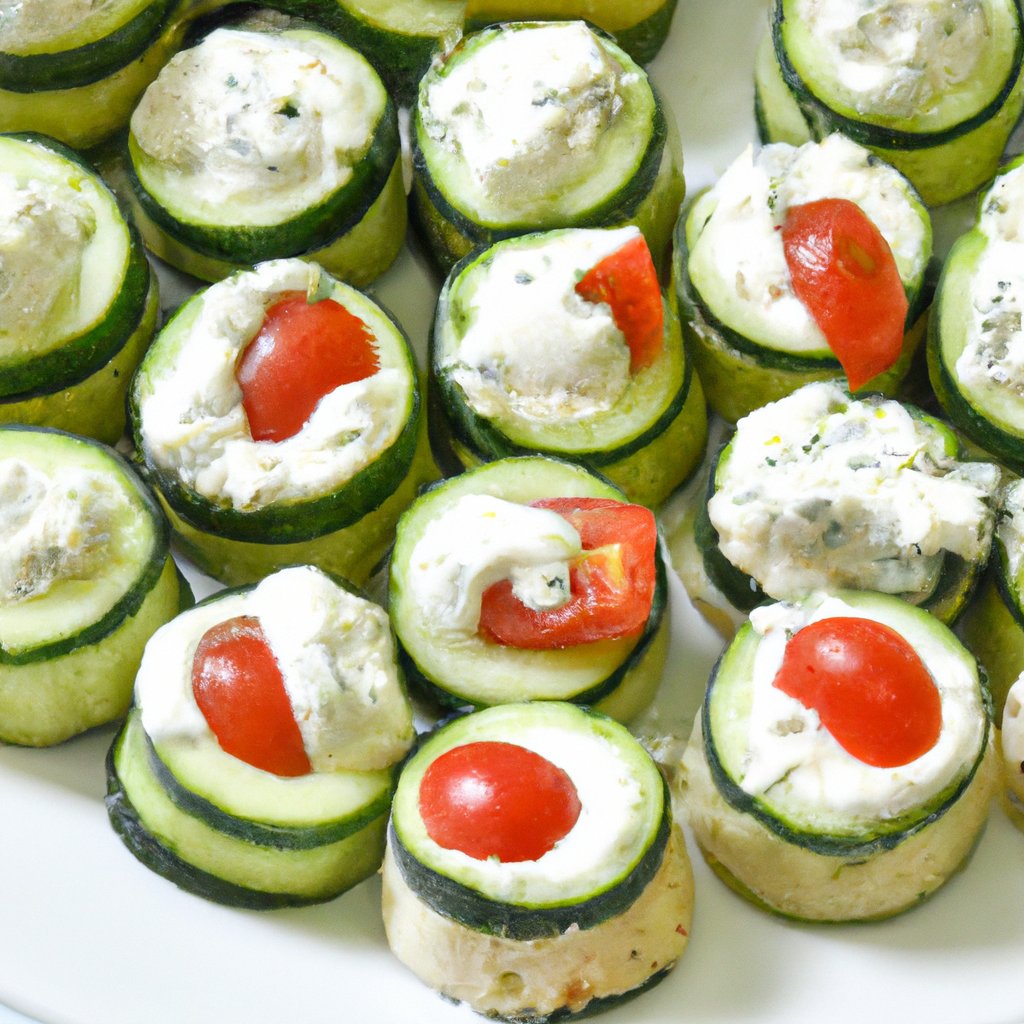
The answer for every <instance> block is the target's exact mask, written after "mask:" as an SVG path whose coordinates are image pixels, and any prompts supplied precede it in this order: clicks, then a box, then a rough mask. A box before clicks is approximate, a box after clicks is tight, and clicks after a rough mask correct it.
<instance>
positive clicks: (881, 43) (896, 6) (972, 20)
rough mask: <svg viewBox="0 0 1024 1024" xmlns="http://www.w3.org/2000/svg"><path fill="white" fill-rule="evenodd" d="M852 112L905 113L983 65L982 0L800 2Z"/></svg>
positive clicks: (929, 103) (986, 31)
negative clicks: (848, 98)
mask: <svg viewBox="0 0 1024 1024" xmlns="http://www.w3.org/2000/svg"><path fill="white" fill-rule="evenodd" d="M795 9H796V13H797V16H798V17H800V18H801V19H803V20H806V22H807V23H808V25H809V27H810V29H811V31H812V32H813V34H814V38H815V42H816V44H817V45H818V46H819V47H820V48H821V51H822V52H821V55H820V56H819V58H818V59H819V60H820V62H821V64H822V65H823V66H825V67H829V68H831V69H832V74H833V75H834V76H835V79H836V82H837V84H838V85H839V86H840V87H841V88H842V89H843V90H844V91H845V92H846V93H848V94H849V95H850V97H851V99H852V102H853V104H854V108H855V110H856V112H857V113H858V114H860V115H862V116H865V117H870V116H872V115H875V116H881V117H889V118H910V117H914V116H915V115H917V114H919V113H920V112H922V111H927V110H929V109H931V108H932V107H934V106H935V105H936V103H937V102H938V101H939V100H940V99H941V98H942V96H943V95H944V94H945V93H946V92H947V91H948V90H949V89H950V88H955V87H956V86H958V85H960V84H962V83H964V82H965V81H967V80H968V79H969V78H970V77H971V75H972V74H974V73H975V71H977V70H978V69H980V68H981V67H983V65H984V61H985V58H986V55H987V52H988V49H989V47H990V43H991V28H990V25H989V21H988V18H987V16H986V13H985V5H984V4H983V3H982V0H853V2H851V0H800V2H798V3H797V4H796V5H795Z"/></svg>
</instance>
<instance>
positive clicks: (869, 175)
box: [689, 135, 931, 353]
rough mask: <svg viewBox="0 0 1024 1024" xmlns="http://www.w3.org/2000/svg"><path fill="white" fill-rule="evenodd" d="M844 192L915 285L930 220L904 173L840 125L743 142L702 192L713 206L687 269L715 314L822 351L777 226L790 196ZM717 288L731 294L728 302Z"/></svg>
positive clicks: (778, 343) (927, 250)
mask: <svg viewBox="0 0 1024 1024" xmlns="http://www.w3.org/2000/svg"><path fill="white" fill-rule="evenodd" d="M818 199H848V200H850V201H851V202H854V203H856V204H857V205H858V206H859V207H860V208H861V210H863V211H864V213H865V214H866V215H867V217H868V219H869V220H870V221H871V222H872V223H873V224H874V225H875V227H877V228H878V230H879V232H880V233H881V235H882V237H883V238H884V239H885V240H886V242H887V243H888V245H889V248H890V249H891V250H892V254H893V258H894V259H895V261H896V266H897V269H898V270H899V274H900V278H901V279H902V281H903V282H904V285H916V284H917V283H918V282H919V281H920V279H921V276H922V275H923V273H924V269H925V266H926V265H927V262H928V259H929V258H930V255H931V228H930V224H929V222H928V220H927V217H923V216H922V215H921V209H920V204H919V203H917V201H916V200H915V199H914V197H913V194H912V192H911V189H910V187H909V185H908V183H907V181H906V179H905V178H904V177H903V176H902V175H901V174H900V173H899V172H898V171H896V170H895V169H894V168H892V167H890V166H889V165H888V164H886V163H883V162H881V161H879V160H877V159H875V158H874V157H873V156H872V154H871V153H870V152H869V151H868V150H867V149H865V148H863V147H862V146H859V145H858V144H857V143H855V142H852V141H851V140H849V139H847V138H846V137H845V136H842V135H830V136H827V137H826V138H825V139H823V140H822V141H821V142H808V143H805V144H804V145H802V146H799V147H794V146H790V145H788V144H787V143H774V144H772V145H768V146H764V147H763V148H762V149H760V150H759V151H757V152H756V153H755V151H754V148H753V147H747V149H746V150H744V152H743V153H742V154H741V155H740V156H739V157H738V158H737V159H736V160H735V161H734V162H733V163H732V164H731V165H730V166H729V168H728V169H727V170H726V172H725V173H724V174H723V175H722V177H721V178H720V179H719V180H718V182H717V183H716V184H715V185H714V186H712V188H711V191H710V194H709V195H708V196H707V197H704V198H703V199H702V200H701V204H702V205H704V206H707V208H709V209H710V210H711V211H712V212H711V214H710V216H709V218H708V219H707V221H706V223H704V224H703V225H702V226H699V231H700V234H699V236H698V237H697V239H696V241H695V242H694V243H693V244H692V248H691V251H690V257H689V273H690V277H691V278H692V280H693V281H694V283H695V285H696V286H697V287H698V289H700V290H701V293H702V295H703V296H704V298H705V299H708V300H709V301H710V302H711V303H712V305H713V308H714V312H715V315H716V316H717V317H718V318H719V319H721V320H722V321H723V322H725V323H727V324H728V325H729V326H731V327H733V328H734V329H736V330H738V331H740V332H741V333H743V334H746V335H747V336H749V337H751V338H753V339H755V340H756V341H758V342H759V343H761V344H769V345H771V346H772V347H775V348H779V349H783V350H785V351H790V352H797V353H803V352H822V351H828V343H827V342H826V341H825V336H824V335H823V334H822V332H821V329H820V328H819V327H818V325H817V323H816V322H815V320H814V318H813V317H812V316H811V314H810V312H809V311H808V310H807V307H806V306H804V304H803V303H802V302H801V301H800V300H799V299H798V298H797V296H796V294H795V292H794V291H793V283H792V280H791V277H790V273H789V267H788V265H787V263H786V255H785V251H784V249H783V244H782V232H781V227H782V225H783V223H784V222H785V220H786V216H787V214H788V213H789V210H790V208H791V207H793V206H797V205H800V204H803V203H809V202H813V201H815V200H818ZM706 282H714V295H718V294H721V293H727V294H729V296H730V298H729V302H728V303H725V302H715V301H714V298H713V297H712V295H711V294H710V293H711V289H710V288H708V287H707V284H706Z"/></svg>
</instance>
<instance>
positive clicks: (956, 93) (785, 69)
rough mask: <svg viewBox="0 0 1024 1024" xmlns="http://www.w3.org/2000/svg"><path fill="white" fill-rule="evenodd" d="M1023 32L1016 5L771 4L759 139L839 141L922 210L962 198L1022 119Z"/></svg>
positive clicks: (1003, 1) (806, 0)
mask: <svg viewBox="0 0 1024 1024" xmlns="http://www.w3.org/2000/svg"><path fill="white" fill-rule="evenodd" d="M1022 23H1024V16H1022V10H1021V5H1020V2H1019V0H973V2H971V3H960V2H959V0H940V2H937V3H929V4H909V5H905V4H899V5H897V4H892V3H890V2H888V0H870V2H867V3H863V4H858V5H851V4H848V3H845V2H843V0H827V2H824V3H822V2H817V0H774V4H773V13H772V26H771V38H770V40H767V41H766V42H765V44H764V46H763V47H762V51H761V53H760V54H759V55H758V60H757V62H756V67H755V82H756V110H757V119H758V124H759V127H760V130H761V133H762V137H763V139H764V140H765V141H769V142H774V141H787V142H796V143H799V142H805V141H807V140H808V139H811V138H818V139H820V138H823V137H824V136H826V135H828V134H829V133H831V132H836V131H838V132H842V133H843V134H844V135H848V136H849V137H850V138H852V139H855V140H856V141H857V142H859V143H861V144H862V145H865V146H868V147H870V148H871V149H872V150H873V151H874V152H875V153H877V154H878V155H879V156H881V157H882V159H884V160H886V161H888V162H889V163H891V164H893V165H894V166H895V167H897V168H899V170H901V171H902V172H903V173H904V174H905V175H906V176H907V177H908V178H909V179H910V180H911V181H912V182H913V183H914V185H915V187H916V188H917V190H918V191H919V192H920V193H921V196H922V198H923V199H924V201H925V202H926V203H928V205H929V206H938V205H940V204H943V203H948V202H951V201H952V200H954V199H957V198H959V197H960V196H964V195H967V194H968V193H970V192H972V191H973V190H974V189H976V188H978V187H979V186H980V185H982V184H984V183H985V182H986V181H987V180H988V179H989V178H991V176H992V175H993V173H994V172H995V170H996V167H997V166H998V163H999V160H1000V158H1001V156H1002V153H1003V148H1004V146H1005V145H1006V142H1007V139H1008V138H1009V136H1010V133H1011V132H1012V131H1013V128H1014V126H1015V125H1016V123H1017V120H1018V118H1019V117H1020V113H1021V107H1022V104H1024V93H1022V91H1021V89H1022V86H1021V65H1022V60H1024V31H1022Z"/></svg>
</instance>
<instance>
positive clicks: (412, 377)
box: [130, 259, 434, 583]
mask: <svg viewBox="0 0 1024 1024" xmlns="http://www.w3.org/2000/svg"><path fill="white" fill-rule="evenodd" d="M130 397H131V415H132V431H133V435H134V440H135V445H136V449H137V451H138V453H139V455H140V458H141V459H142V460H143V461H144V463H145V466H146V471H147V473H148V474H149V477H150V479H151V480H152V482H153V484H154V487H155V488H156V490H157V492H158V493H159V495H160V497H161V499H162V501H163V502H164V504H165V506H166V507H167V509H168V512H169V514H170V517H171V522H172V525H173V527H174V529H175V531H176V533H177V535H178V539H179V542H180V543H181V545H182V547H183V549H184V550H185V551H186V553H187V554H188V555H189V557H191V558H192V559H193V560H194V561H195V562H196V564H197V565H198V566H199V567H200V568H202V570H203V571H204V572H206V573H208V574H209V575H211V576H213V577H215V578H216V579H219V580H222V581H225V582H230V583H247V582H254V581H256V580H258V579H259V578H260V577H261V576H263V575H265V574H266V573H267V572H269V571H271V570H273V569H276V568H281V567H283V566H285V565H289V564H292V563H294V562H311V563H313V564H316V565H319V566H321V567H322V568H325V569H327V570H329V571H331V572H335V573H337V574H339V575H341V576H344V577H345V578H347V579H351V580H353V581H354V582H356V583H362V582H365V580H366V579H367V578H368V577H369V576H370V574H371V573H372V572H373V570H374V569H375V568H376V566H377V563H378V562H379V561H380V559H381V557H382V556H383V554H384V552H385V551H386V549H387V547H388V546H389V545H390V543H391V541H392V539H393V536H394V527H395V523H396V522H397V520H398V516H399V514H400V513H401V511H402V510H403V509H404V508H405V506H406V505H407V504H408V503H409V502H410V501H411V500H412V498H413V497H414V496H415V493H416V490H417V488H418V487H419V485H420V484H421V483H423V482H424V481H425V480H428V479H431V478H432V477H433V475H434V468H433V462H432V459H431V458H430V454H429V444H428V442H427V437H426V426H425V423H424V419H423V417H422V415H421V409H420V398H419V387H418V382H417V373H416V368H415V364H414V360H413V355H412V352H411V349H410V347H409V342H408V339H407V338H406V337H405V335H404V333H403V332H402V331H401V329H400V328H399V327H398V326H397V324H396V323H395V322H394V321H393V320H392V319H391V318H390V317H389V316H388V315H387V314H386V313H385V312H384V311H383V310H382V309H381V308H380V307H379V306H378V305H377V304H376V303H375V302H373V300H372V299H370V298H368V297H367V296H365V295H363V294H362V293H361V292H358V291H356V290H355V289H353V288H350V287H349V286H348V285H345V284H342V283H340V282H338V281H336V280H335V279H334V278H332V277H330V276H329V275H328V274H326V273H325V272H324V271H322V270H321V269H320V268H319V267H317V266H316V265H314V264H311V263H308V262H306V261H303V260H298V259H295V260H278V261H271V262H269V263H264V264H260V265H259V266H258V267H257V268H256V269H255V270H252V271H246V272H241V273H239V274H237V275H235V276H233V277H231V278H229V279H227V280H225V281H222V282H218V283H217V284H215V285H211V286H210V287H209V288H207V289H205V290H203V291H201V292H199V293H197V294H196V295H195V296H193V297H192V298H191V299H190V300H189V301H188V302H186V303H185V305H184V306H182V307H181V308H180V309H179V310H178V312H177V313H176V314H175V316H174V317H173V318H172V319H171V321H170V322H169V323H168V324H167V326H166V327H164V329H163V330H162V331H161V332H160V334H159V336H158V337H157V339H156V341H155V342H154V343H153V346H152V347H151V349H150V350H149V352H148V353H147V355H146V359H145V360H144V361H143V363H142V366H141V367H140V368H139V372H138V374H137V375H136V377H135V380H134V382H133V385H132V390H131V396H130Z"/></svg>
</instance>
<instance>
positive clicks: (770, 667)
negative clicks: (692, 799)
mask: <svg viewBox="0 0 1024 1024" xmlns="http://www.w3.org/2000/svg"><path fill="white" fill-rule="evenodd" d="M846 616H857V617H860V618H865V617H866V618H874V619H875V620H876V621H879V622H882V623H884V624H886V625H889V626H895V625H896V623H895V622H894V621H888V620H887V619H886V618H885V616H884V614H879V615H877V616H876V615H875V614H873V613H872V612H870V611H868V610H866V609H864V608H853V607H852V606H850V605H848V604H846V603H845V602H844V601H842V600H840V599H839V598H836V597H823V598H819V599H818V600H816V601H812V602H810V603H809V604H807V605H806V606H795V605H788V604H775V605H764V606H762V607H760V608H755V609H754V611H753V612H752V613H751V616H750V621H751V624H752V626H753V628H754V630H755V631H756V632H757V633H758V634H759V635H760V636H761V637H762V640H761V643H760V645H759V646H758V650H757V654H756V656H755V659H754V667H753V679H752V681H751V685H752V687H753V700H752V703H751V710H750V718H749V723H748V731H747V750H746V754H745V757H744V761H743V776H742V778H741V779H740V780H739V783H740V785H741V787H742V788H743V789H744V790H745V791H746V792H747V793H750V794H752V795H754V796H760V795H762V794H764V795H767V796H768V798H769V799H770V800H771V801H772V802H773V803H776V804H784V805H785V806H786V807H787V808H794V807H795V808H799V809H801V810H804V811H807V812H813V811H815V810H816V809H820V810H825V811H828V812H831V813H833V814H837V815H842V816H845V817H849V818H852V819H859V818H864V819H881V820H883V821H884V820H888V819H893V818H897V817H899V816H900V815H901V814H904V813H906V812H908V811H911V810H913V809H914V808H917V807H920V806H921V805H922V804H926V803H927V802H928V801H929V800H930V799H932V798H933V797H935V796H938V795H939V794H940V793H941V792H942V791H943V790H944V789H945V788H946V787H947V786H949V785H950V783H951V782H952V781H953V780H955V779H956V778H958V777H959V776H960V775H961V774H962V773H963V771H964V770H965V769H966V768H967V767H969V766H970V765H972V764H973V763H974V761H975V759H976V758H977V756H978V753H979V751H980V750H981V745H982V742H983V740H984V737H985V710H984V708H983V707H982V704H981V698H980V696H979V688H978V683H977V678H976V676H975V675H974V673H973V672H972V671H971V670H970V668H969V667H968V665H969V663H968V662H967V661H965V660H964V659H961V658H958V657H956V656H955V654H953V653H951V652H950V649H949V648H948V647H947V646H946V644H944V643H943V642H942V640H941V639H937V638H936V637H934V636H933V635H932V634H931V633H930V632H927V631H924V630H922V631H921V635H920V636H917V635H915V638H914V643H915V649H916V652H917V654H918V656H919V657H920V658H921V660H922V661H923V662H924V665H925V667H926V668H927V669H928V672H929V674H930V675H931V677H932V679H933V680H934V682H935V686H936V689H937V690H938V693H939V697H940V700H941V706H942V729H941V731H940V733H939V738H938V740H937V741H936V743H935V745H934V746H933V747H932V748H931V749H930V750H928V751H927V752H926V753H924V754H922V755H921V756H920V757H918V758H916V759H915V760H913V761H910V762H909V763H907V764H905V765H902V766H900V767H897V768H878V767H875V766H873V765H868V764H865V763H864V762H863V761H860V760H858V759H857V758H856V757H854V756H852V755H851V754H849V753H847V751H846V750H844V749H843V747H841V746H840V745H839V743H838V742H837V741H836V739H835V738H834V737H833V736H832V734H831V733H830V732H828V730H827V729H826V728H824V726H822V724H821V720H820V719H819V717H818V713H817V712H816V711H814V710H813V709H811V708H808V707H805V706H804V705H803V704H802V703H801V702H800V701H798V700H796V699H795V698H793V697H790V696H788V695H787V694H785V693H783V691H782V690H780V689H778V688H777V687H775V686H774V685H773V681H774V679H775V676H776V674H777V673H778V671H779V668H780V667H781V665H782V659H783V656H784V654H785V649H786V643H787V641H788V639H789V637H791V636H792V635H793V634H794V633H796V632H797V631H798V630H800V629H802V628H803V627H804V626H807V625H809V624H810V623H812V622H817V621H818V620H820V619H826V618H833V617H846Z"/></svg>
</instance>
